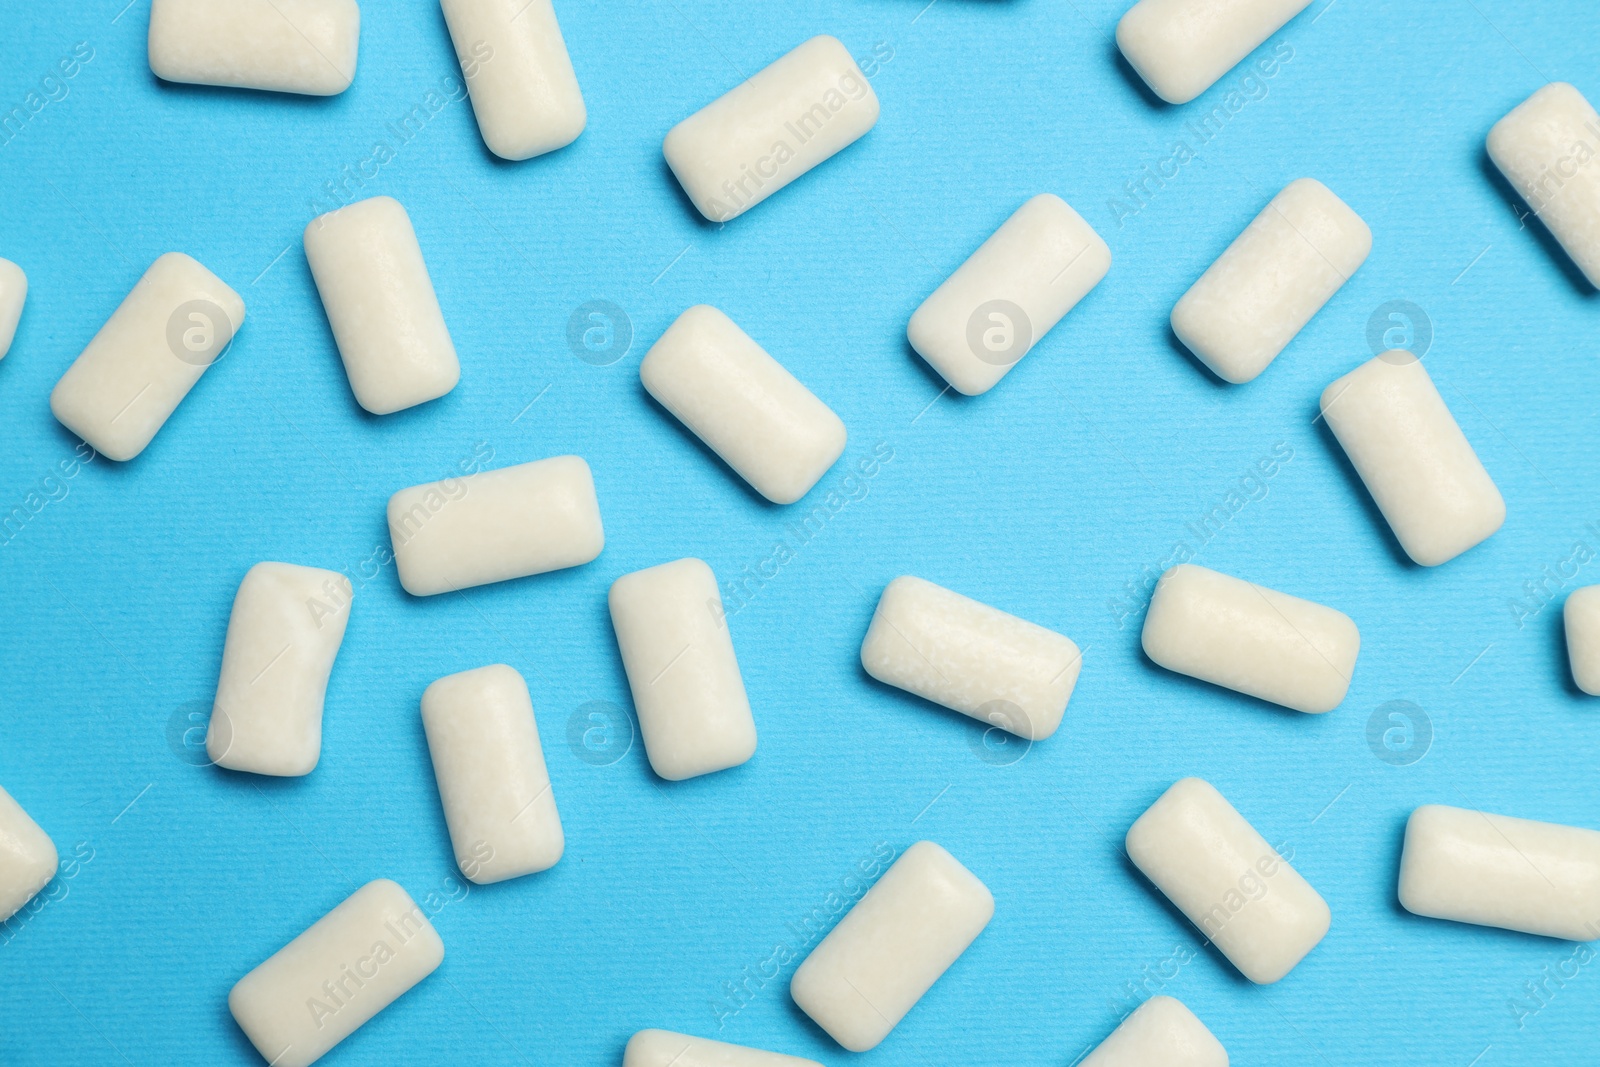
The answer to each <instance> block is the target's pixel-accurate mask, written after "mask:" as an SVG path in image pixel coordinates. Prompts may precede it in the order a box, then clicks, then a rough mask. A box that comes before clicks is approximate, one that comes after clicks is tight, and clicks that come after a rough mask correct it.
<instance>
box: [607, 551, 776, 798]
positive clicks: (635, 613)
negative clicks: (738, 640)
mask: <svg viewBox="0 0 1600 1067" xmlns="http://www.w3.org/2000/svg"><path fill="white" fill-rule="evenodd" d="M608 602H609V604H610V608H611V624H612V626H613V628H615V630H616V633H617V648H618V650H619V651H620V652H621V653H622V666H623V669H624V670H625V671H626V672H627V675H628V688H629V690H631V691H632V693H633V706H634V710H635V711H637V712H638V713H639V733H640V735H641V736H642V738H643V740H644V749H645V754H646V756H648V757H649V760H650V766H651V768H653V769H654V770H655V772H656V773H657V774H658V775H660V776H661V777H663V778H665V779H667V780H669V781H679V780H681V779H684V778H693V777H696V776H697V775H702V774H710V773H711V772H712V771H721V770H726V769H727V768H729V767H736V766H738V765H739V764H741V763H744V762H745V761H746V760H748V759H749V758H750V757H751V756H753V755H755V751H756V723H755V719H754V717H753V716H752V715H751V714H750V700H749V698H748V697H747V696H746V695H745V689H744V678H743V677H742V676H741V675H740V673H739V661H738V659H737V658H736V657H735V656H734V652H733V637H732V635H730V634H729V632H728V622H727V619H726V618H725V617H724V614H723V611H722V596H721V594H720V593H718V591H717V578H716V575H714V574H713V573H712V571H711V568H710V567H709V566H707V565H706V564H705V562H704V561H703V560H698V559H680V560H675V561H674V562H672V563H663V564H661V565H659V566H656V567H648V568H646V569H645V570H642V571H634V572H633V573H632V574H624V575H623V576H622V577H621V578H618V579H617V580H616V581H615V582H613V583H612V585H611V593H610V596H609V597H608Z"/></svg>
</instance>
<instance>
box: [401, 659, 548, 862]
mask: <svg viewBox="0 0 1600 1067" xmlns="http://www.w3.org/2000/svg"><path fill="white" fill-rule="evenodd" d="M422 726H423V729H424V731H425V732H426V733H427V735H428V752H429V754H430V756H431V757H432V759H433V774H434V777H435V778H436V779H437V780H438V783H439V800H440V802H441V803H442V804H443V805H444V818H445V823H446V824H447V825H448V826H449V828H450V843H451V844H452V845H453V846H454V847H455V854H456V865H457V866H458V867H460V868H461V873H462V874H464V875H466V876H467V877H468V878H470V879H471V880H472V881H474V882H477V883H478V884H480V885H487V884H489V883H490V882H503V881H505V880H506V879H507V878H518V877H520V876H522V875H524V874H535V873H537V872H539V871H544V870H548V869H550V868H551V867H554V866H555V864H556V861H557V860H559V859H560V858H561V853H562V850H563V849H564V848H565V847H566V838H565V837H564V836H563V835H562V832H561V814H560V812H558V811H557V810H556V798H555V793H553V792H552V791H551V789H550V772H549V770H548V769H546V767H545V762H544V748H543V747H542V746H541V745H540V744H539V727H538V725H537V724H536V723H535V721H534V717H533V699H532V697H530V696H529V695H528V683H527V682H525V681H524V680H523V678H522V675H520V674H518V673H517V672H516V671H515V670H514V669H512V668H511V667H507V666H506V665H505V664H495V665H494V666H491V667H479V668H478V669H477V670H471V671H463V672H461V673H460V674H452V675H449V676H447V677H444V678H440V679H439V680H438V681H436V682H434V683H433V684H432V685H430V686H428V688H427V690H426V691H425V692H424V693H423V694H422Z"/></svg>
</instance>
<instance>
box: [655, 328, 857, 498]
mask: <svg viewBox="0 0 1600 1067" xmlns="http://www.w3.org/2000/svg"><path fill="white" fill-rule="evenodd" d="M639 380H640V381H642V382H643V383H644V387H645V389H646V390H647V391H648V392H649V393H650V395H651V396H653V397H655V398H656V400H657V401H658V402H659V403H660V404H661V406H662V407H664V408H666V409H667V410H668V411H670V412H671V413H672V414H673V416H674V417H676V418H677V419H678V421H679V422H682V423H683V424H684V425H685V426H687V427H688V428H689V429H690V430H691V431H692V432H693V433H694V435H695V436H696V437H698V438H700V440H702V441H704V442H705V443H706V445H707V446H708V447H709V448H710V449H711V450H712V451H713V452H715V453H716V454H717V455H719V456H721V457H722V459H723V461H724V462H725V463H727V464H728V466H730V467H732V468H733V469H734V472H735V473H737V474H738V475H739V477H741V478H743V479H744V480H745V481H746V482H749V483H750V486H751V487H752V488H753V489H755V490H756V492H758V493H760V494H761V495H762V496H764V497H766V498H767V499H768V500H770V501H772V502H773V503H774V504H792V503H794V502H795V501H796V500H799V499H800V498H801V497H803V496H805V495H806V493H807V492H809V491H810V490H811V487H812V486H814V485H816V484H817V480H818V479H819V478H821V477H822V476H823V475H824V474H825V473H827V470H828V468H829V467H831V466H833V464H834V462H835V461H836V460H837V459H838V458H839V456H840V454H842V453H843V452H844V446H845V428H844V423H843V422H841V421H840V419H839V416H837V415H835V414H834V413H833V411H832V410H831V409H829V407H828V405H826V404H824V403H823V402H822V401H820V400H818V399H817V398H816V396H815V395H813V394H812V392H811V391H810V390H809V389H807V388H806V387H805V386H803V385H801V384H800V382H799V381H798V380H797V379H796V378H795V376H794V375H792V374H790V373H789V372H788V371H787V370H785V369H784V368H783V365H782V364H780V363H779V362H778V361H777V360H775V359H773V358H772V357H771V356H770V355H768V354H767V352H766V350H765V349H763V348H762V347H761V346H760V345H758V344H756V343H755V341H753V340H751V338H750V336H749V335H748V334H746V333H745V332H744V331H743V330H741V329H740V328H739V327H738V326H737V325H735V324H734V321H733V320H732V319H730V318H728V316H726V315H724V314H723V313H722V312H720V311H718V310H717V309H716V308H714V307H708V306H707V305H705V304H700V305H697V306H695V307H692V308H690V309H689V310H688V311H685V312H684V313H683V314H682V315H680V316H678V320H677V321H676V322H674V323H673V324H672V326H671V327H669V328H668V330H667V332H666V333H664V334H662V336H661V340H659V341H657V342H656V343H655V345H654V346H652V347H651V349H650V351H649V353H647V354H646V355H645V357H644V360H643V361H642V362H641V363H640V364H639Z"/></svg>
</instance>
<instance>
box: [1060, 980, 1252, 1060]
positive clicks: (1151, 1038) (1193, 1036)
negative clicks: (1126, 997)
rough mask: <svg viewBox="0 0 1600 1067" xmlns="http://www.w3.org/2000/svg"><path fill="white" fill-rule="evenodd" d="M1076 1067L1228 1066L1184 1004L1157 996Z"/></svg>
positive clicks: (1216, 1043)
mask: <svg viewBox="0 0 1600 1067" xmlns="http://www.w3.org/2000/svg"><path fill="white" fill-rule="evenodd" d="M1077 1067H1228V1052H1227V1050H1226V1049H1224V1048H1223V1047H1222V1042H1220V1041H1218V1040H1217V1039H1216V1036H1215V1035H1213V1034H1212V1033H1211V1031H1210V1030H1208V1029H1206V1024H1205V1023H1203V1022H1201V1021H1200V1020H1199V1019H1197V1018H1195V1014H1194V1012H1192V1011H1190V1010H1189V1009H1188V1008H1187V1007H1185V1006H1184V1004H1183V1002H1182V1001H1180V1000H1177V999H1176V998H1173V997H1165V996H1154V997H1151V998H1150V999H1149V1000H1146V1001H1145V1002H1144V1003H1143V1004H1141V1005H1139V1006H1138V1007H1137V1008H1135V1009H1134V1011H1133V1014H1131V1015H1129V1016H1128V1017H1127V1018H1126V1019H1124V1020H1122V1025H1121V1026H1118V1027H1117V1028H1116V1029H1115V1030H1113V1031H1112V1032H1111V1036H1110V1037H1108V1038H1106V1039H1105V1040H1104V1041H1102V1042H1100V1044H1099V1045H1098V1046H1096V1048H1095V1050H1094V1051H1093V1052H1091V1053H1089V1055H1087V1056H1085V1057H1084V1058H1083V1059H1082V1060H1079V1061H1078V1065H1077Z"/></svg>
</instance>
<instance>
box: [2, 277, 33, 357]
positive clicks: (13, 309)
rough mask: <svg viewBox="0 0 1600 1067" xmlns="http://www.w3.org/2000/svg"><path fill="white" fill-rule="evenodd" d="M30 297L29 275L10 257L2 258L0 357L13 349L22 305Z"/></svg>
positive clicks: (20, 319)
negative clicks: (12, 345)
mask: <svg viewBox="0 0 1600 1067" xmlns="http://www.w3.org/2000/svg"><path fill="white" fill-rule="evenodd" d="M27 299H28V276H27V275H26V274H24V273H22V268H21V267H19V266H17V265H16V264H15V263H13V262H11V261H10V260H9V259H0V359H4V358H6V353H7V352H9V351H11V342H12V340H13V339H15V338H16V336H17V323H18V322H20V321H22V305H23V304H24V303H26V302H27Z"/></svg>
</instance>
